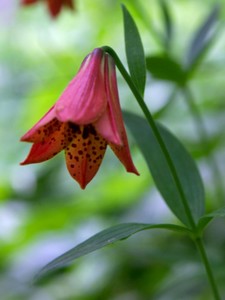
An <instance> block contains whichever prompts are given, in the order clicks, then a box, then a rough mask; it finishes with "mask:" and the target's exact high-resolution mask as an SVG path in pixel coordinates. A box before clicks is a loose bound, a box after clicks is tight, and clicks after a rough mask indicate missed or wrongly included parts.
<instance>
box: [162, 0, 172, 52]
mask: <svg viewBox="0 0 225 300" xmlns="http://www.w3.org/2000/svg"><path fill="white" fill-rule="evenodd" d="M159 4H160V7H161V10H162V14H163V20H164V26H165V42H164V44H165V48H166V50H167V51H168V48H170V45H171V40H172V34H173V24H172V18H171V15H170V11H169V8H168V4H167V3H166V1H165V0H161V1H160V2H159Z"/></svg>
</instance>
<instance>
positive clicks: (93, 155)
mask: <svg viewBox="0 0 225 300" xmlns="http://www.w3.org/2000/svg"><path fill="white" fill-rule="evenodd" d="M80 129H81V130H80V132H77V133H76V134H75V136H74V139H73V141H72V142H71V143H70V145H69V146H68V147H67V148H66V151H65V152H66V164H67V168H68V171H69V172H70V174H71V176H72V177H73V178H74V179H75V180H76V181H77V182H78V183H79V184H80V187H81V188H82V189H84V188H85V187H86V185H87V184H88V183H89V182H90V181H91V180H92V178H93V177H94V176H95V174H96V173H97V171H98V169H99V167H100V164H101V162H102V159H103V157H104V154H105V150H106V147H107V143H106V141H105V140H104V139H103V138H102V137H101V136H99V135H98V134H97V132H96V131H95V130H94V128H93V127H92V126H91V125H88V126H85V127H84V126H80Z"/></svg>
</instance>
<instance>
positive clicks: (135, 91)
mask: <svg viewBox="0 0 225 300" xmlns="http://www.w3.org/2000/svg"><path fill="white" fill-rule="evenodd" d="M102 49H103V50H104V51H105V52H107V53H109V54H110V55H111V56H112V57H113V59H114V61H115V63H116V66H117V68H118V69H119V71H120V73H121V74H122V76H123V77H124V79H125V80H126V82H127V84H128V85H129V87H130V89H131V91H132V93H133V95H134V96H135V98H136V100H137V102H138V104H139V106H140V107H141V109H142V111H143V113H144V115H145V117H146V119H147V121H148V123H149V126H150V127H151V129H152V131H153V133H154V135H155V138H156V140H157V142H158V143H159V145H160V148H161V150H162V152H163V154H164V156H165V159H166V161H167V164H168V166H169V168H170V171H171V174H172V176H173V178H174V181H175V183H176V186H177V190H178V191H179V194H180V197H181V201H182V203H183V206H184V209H185V212H186V215H187V218H188V221H189V224H190V226H191V229H192V230H193V232H196V230H197V229H196V224H195V221H194V219H193V216H192V214H191V210H190V207H189V206H188V201H187V199H186V196H185V194H184V191H183V189H182V185H181V183H180V180H179V177H178V175H177V172H176V169H175V166H174V164H173V161H172V159H171V157H170V154H169V152H168V150H167V147H166V145H165V143H164V141H163V139H162V137H161V135H160V133H159V130H158V128H157V126H156V123H155V121H154V119H153V117H152V115H151V113H150V111H149V109H148V107H147V106H146V104H145V102H144V100H143V98H142V96H141V95H140V93H139V91H138V89H137V88H136V86H135V85H134V83H133V81H132V79H131V77H130V75H129V74H128V72H127V71H126V69H125V68H124V66H123V64H122V63H121V61H120V59H119V57H118V56H117V54H116V52H115V51H114V50H113V49H112V48H110V47H108V46H104V47H102Z"/></svg>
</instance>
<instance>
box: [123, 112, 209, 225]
mask: <svg viewBox="0 0 225 300" xmlns="http://www.w3.org/2000/svg"><path fill="white" fill-rule="evenodd" d="M124 118H125V122H126V124H127V126H128V128H129V129H130V131H131V133H132V134H133V136H134V138H135V139H136V141H137V144H138V146H139V147H140V149H141V151H142V153H143V155H144V157H145V159H146V162H147V164H148V167H149V169H150V172H151V174H152V177H153V179H154V181H155V184H156V186H157V188H158V190H159V191H160V193H161V195H162V196H163V198H164V199H165V201H166V203H167V205H168V206H169V207H170V209H171V210H172V211H173V213H174V214H175V215H176V216H177V217H178V218H179V219H180V220H181V221H182V222H183V223H184V224H185V225H187V226H188V227H190V228H191V224H190V222H189V218H188V216H187V212H186V209H185V207H184V203H183V199H182V198H181V194H180V191H179V190H178V187H177V183H176V180H175V178H174V176H173V174H172V173H171V169H170V168H169V166H168V163H167V161H166V158H165V156H164V154H163V152H162V149H161V147H160V145H159V144H158V142H157V140H156V138H155V135H154V134H153V132H152V129H151V128H150V127H149V125H148V123H147V121H146V120H145V119H144V118H142V117H139V116H137V115H135V114H131V113H125V114H124ZM157 126H158V129H159V132H160V134H161V136H162V139H163V141H164V143H165V145H166V147H167V150H168V152H169V155H170V157H171V160H172V161H173V164H174V167H175V170H176V174H177V177H178V179H179V184H180V186H181V187H182V190H183V193H184V196H185V199H186V202H187V203H186V204H187V206H188V207H189V210H190V212H191V214H192V217H193V219H194V221H195V223H196V224H197V222H198V220H199V218H200V217H201V216H202V215H203V213H204V188H203V184H202V180H201V177H200V175H199V172H198V169H197V166H196V164H195V162H194V160H193V159H192V157H191V156H190V155H189V153H188V152H187V151H186V149H185V148H184V147H183V145H182V144H181V143H180V142H179V141H178V139H177V138H176V137H175V136H173V135H172V134H171V133H170V132H169V131H168V130H167V129H165V128H164V127H163V126H162V125H160V124H158V125H157Z"/></svg>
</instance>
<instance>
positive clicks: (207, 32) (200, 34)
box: [186, 4, 220, 69]
mask: <svg viewBox="0 0 225 300" xmlns="http://www.w3.org/2000/svg"><path fill="white" fill-rule="evenodd" d="M219 10H220V6H219V5H218V4H216V5H215V6H214V7H213V9H212V11H211V12H210V14H209V15H208V16H207V18H206V19H205V20H204V21H203V23H202V24H201V26H200V27H199V28H198V30H197V32H196V33H195V34H194V36H193V39H192V41H191V44H190V47H189V49H188V52H187V57H186V65H187V68H188V69H190V68H191V67H192V65H193V64H195V63H196V61H197V60H198V57H200V56H201V53H202V52H203V51H204V50H205V47H207V45H208V43H209V41H210V40H211V39H212V38H213V36H214V31H213V29H214V26H215V24H216V21H217V20H218V15H219Z"/></svg>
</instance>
